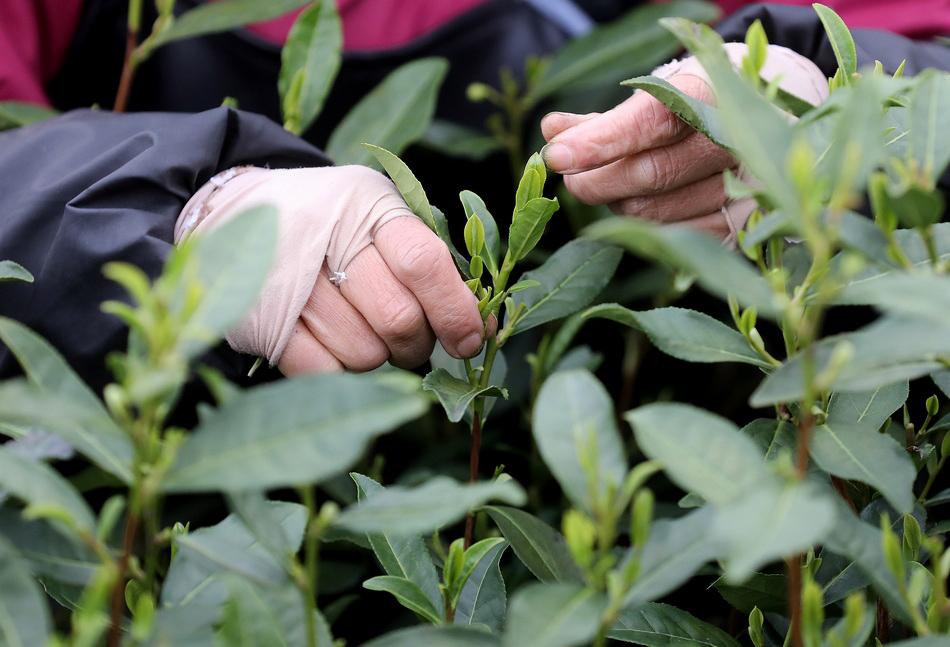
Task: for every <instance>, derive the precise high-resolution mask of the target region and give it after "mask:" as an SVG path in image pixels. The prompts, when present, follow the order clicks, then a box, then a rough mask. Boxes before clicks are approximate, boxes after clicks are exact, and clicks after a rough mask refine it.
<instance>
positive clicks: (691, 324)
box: [584, 303, 771, 368]
mask: <svg viewBox="0 0 950 647" xmlns="http://www.w3.org/2000/svg"><path fill="white" fill-rule="evenodd" d="M584 316H585V317H587V318H589V317H602V318H604V319H611V320H613V321H616V322H618V323H622V324H624V325H627V326H630V327H631V328H636V329H638V330H642V331H643V332H645V333H646V334H647V336H648V337H649V338H650V341H651V342H653V345H654V346H656V347H657V348H659V349H660V350H662V351H663V352H664V353H666V354H667V355H672V356H673V357H676V358H677V359H681V360H684V361H687V362H742V363H744V364H753V365H755V366H759V367H762V368H771V365H770V364H769V363H768V362H766V361H765V360H764V359H762V358H761V357H760V356H759V354H758V353H756V352H755V351H754V350H752V348H750V347H749V344H748V342H746V340H745V338H744V337H743V336H742V334H741V333H739V332H738V331H736V330H734V329H733V328H730V327H729V326H727V325H725V324H724V323H722V322H720V321H718V320H716V319H713V318H712V317H710V316H709V315H706V314H703V313H701V312H696V311H695V310H687V309H684V308H656V309H654V310H647V311H645V312H637V311H635V310H629V309H628V308H624V307H623V306H620V305H617V304H616V303H606V304H603V305H599V306H594V307H593V308H591V309H590V310H588V311H587V312H585V313H584Z"/></svg>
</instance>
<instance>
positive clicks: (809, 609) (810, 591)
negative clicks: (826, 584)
mask: <svg viewBox="0 0 950 647" xmlns="http://www.w3.org/2000/svg"><path fill="white" fill-rule="evenodd" d="M824 621H825V610H824V605H823V604H822V601H821V587H819V586H818V584H816V583H815V580H813V579H811V578H808V579H806V580H805V581H804V582H803V583H802V640H803V642H804V644H805V647H821V625H822V623H823V622H824Z"/></svg>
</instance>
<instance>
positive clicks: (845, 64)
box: [812, 3, 858, 80]
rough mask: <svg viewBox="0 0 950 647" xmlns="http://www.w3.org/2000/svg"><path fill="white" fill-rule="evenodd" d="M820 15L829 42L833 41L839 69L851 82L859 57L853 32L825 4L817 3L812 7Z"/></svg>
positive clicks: (832, 44)
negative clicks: (852, 35) (852, 36)
mask: <svg viewBox="0 0 950 647" xmlns="http://www.w3.org/2000/svg"><path fill="white" fill-rule="evenodd" d="M812 6H813V7H814V8H815V11H816V12H817V13H818V17H819V18H820V19H821V22H822V24H823V25H824V26H825V32H826V33H827V35H828V40H830V41H831V47H832V49H834V52H835V58H836V59H837V60H838V67H839V68H840V69H841V72H842V74H844V75H845V77H846V78H847V79H849V80H850V78H851V76H852V75H853V74H854V73H855V72H857V70H858V55H857V52H856V51H855V49H854V40H853V39H852V38H851V32H850V31H849V30H848V27H847V25H845V24H844V21H843V20H841V18H840V17H839V16H838V14H836V13H835V12H834V11H833V10H832V9H830V8H828V7H826V6H825V5H823V4H818V3H815V4H814V5H812Z"/></svg>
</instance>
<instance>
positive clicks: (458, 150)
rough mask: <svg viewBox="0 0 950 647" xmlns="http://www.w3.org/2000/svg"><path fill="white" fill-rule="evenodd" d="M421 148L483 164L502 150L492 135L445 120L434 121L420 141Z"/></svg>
mask: <svg viewBox="0 0 950 647" xmlns="http://www.w3.org/2000/svg"><path fill="white" fill-rule="evenodd" d="M418 144H419V145H420V146H423V147H425V148H428V149H430V150H434V151H436V152H437V153H441V154H443V155H448V156H449V157H460V158H462V159H468V160H471V161H473V162H481V161H482V160H484V159H485V158H487V157H488V156H489V155H492V154H494V153H497V152H500V151H501V150H502V146H501V143H500V142H499V141H498V139H497V138H495V137H494V136H492V135H488V134H486V133H484V132H482V131H480V130H475V129H473V128H468V127H466V126H462V125H460V124H457V123H454V122H451V121H447V120H444V119H433V120H432V122H431V123H430V124H429V127H428V128H427V129H426V131H425V133H423V135H422V138H421V139H420V140H419V141H418Z"/></svg>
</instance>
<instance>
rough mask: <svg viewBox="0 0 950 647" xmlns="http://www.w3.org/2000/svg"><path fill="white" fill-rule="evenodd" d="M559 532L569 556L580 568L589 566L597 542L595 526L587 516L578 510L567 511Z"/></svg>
mask: <svg viewBox="0 0 950 647" xmlns="http://www.w3.org/2000/svg"><path fill="white" fill-rule="evenodd" d="M561 530H562V531H563V533H564V539H566V540H567V546H568V548H570V550H571V554H572V555H573V556H574V559H575V560H576V561H577V563H578V564H579V565H580V566H581V567H586V566H587V565H589V564H590V562H591V559H592V558H593V556H594V543H595V542H596V541H597V526H595V525H594V522H593V521H591V520H590V519H589V518H588V517H587V515H585V514H584V513H583V512H580V511H578V510H574V509H571V510H568V511H567V512H566V513H565V514H564V518H563V519H562V520H561Z"/></svg>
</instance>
